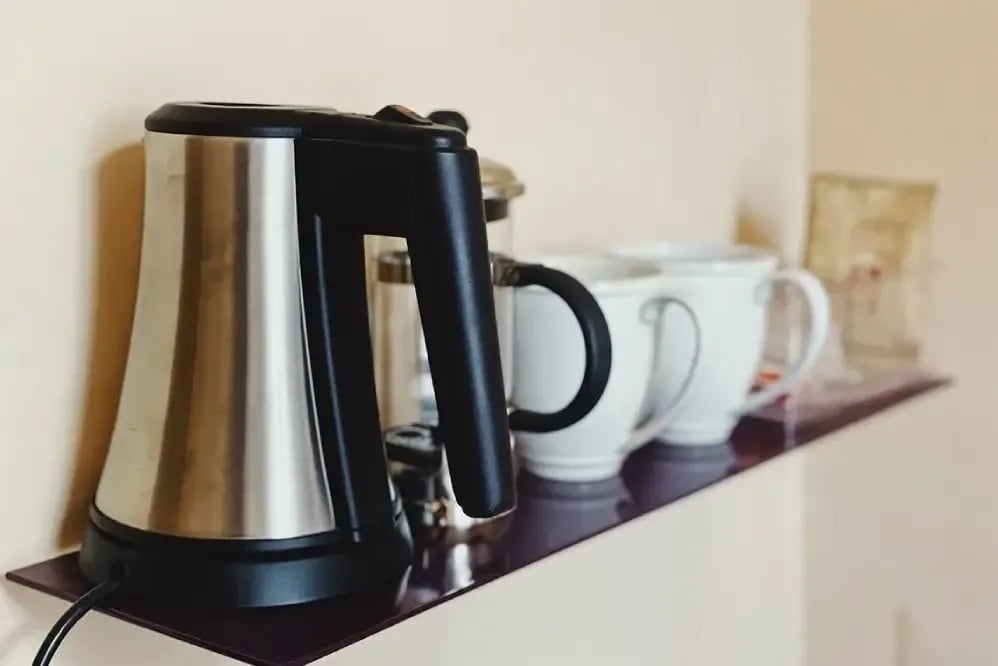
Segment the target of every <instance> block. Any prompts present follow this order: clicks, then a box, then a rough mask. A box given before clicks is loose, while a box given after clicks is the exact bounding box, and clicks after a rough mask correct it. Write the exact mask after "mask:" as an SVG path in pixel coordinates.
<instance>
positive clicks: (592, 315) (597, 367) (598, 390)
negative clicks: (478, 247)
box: [507, 264, 613, 432]
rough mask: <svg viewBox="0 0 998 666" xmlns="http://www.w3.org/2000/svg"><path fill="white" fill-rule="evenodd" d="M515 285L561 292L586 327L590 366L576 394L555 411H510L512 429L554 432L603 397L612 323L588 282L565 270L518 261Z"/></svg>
mask: <svg viewBox="0 0 998 666" xmlns="http://www.w3.org/2000/svg"><path fill="white" fill-rule="evenodd" d="M507 283H508V284H510V285H511V286H514V287H526V286H528V285H537V286H539V287H544V288H545V289H548V290H550V291H551V292H553V293H554V294H555V295H557V296H559V297H560V298H561V299H562V300H563V301H565V304H566V305H568V307H569V309H571V311H572V314H573V315H575V320H576V321H577V322H579V328H580V329H582V343H583V346H584V347H585V351H586V366H585V370H584V371H583V373H582V383H581V384H580V385H579V390H578V391H577V392H576V394H575V397H574V398H572V400H571V401H570V402H569V403H568V404H567V405H565V406H564V407H563V408H562V409H559V410H558V411H556V412H551V413H542V412H533V411H530V410H527V409H516V410H514V411H513V412H512V413H511V414H510V415H509V429H510V430H513V431H518V432H554V431H556V430H562V429H564V428H567V427H568V426H570V425H573V424H575V423H578V422H579V421H581V420H582V419H583V418H584V417H585V416H586V415H587V414H588V413H589V412H591V411H592V410H593V407H595V406H596V404H597V403H598V402H599V400H600V398H602V397H603V391H604V390H606V384H607V382H608V381H609V380H610V365H611V364H612V361H613V358H612V348H611V345H610V327H609V326H608V325H607V323H606V317H605V316H603V310H602V308H600V306H599V303H597V302H596V299H595V298H594V297H593V295H592V294H591V293H590V292H589V290H588V289H586V287H585V285H583V284H582V283H581V282H579V281H578V280H576V279H575V278H574V277H572V276H571V275H569V274H567V273H563V272H562V271H559V270H555V269H554V268H549V267H547V266H541V265H539V264H517V265H516V267H515V268H514V269H513V270H512V271H511V273H510V276H509V277H508V278H507Z"/></svg>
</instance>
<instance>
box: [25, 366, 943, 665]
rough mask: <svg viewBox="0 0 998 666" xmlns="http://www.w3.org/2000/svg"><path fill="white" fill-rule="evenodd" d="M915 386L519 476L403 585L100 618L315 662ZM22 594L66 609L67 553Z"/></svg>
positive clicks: (439, 538) (70, 595)
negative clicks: (505, 509)
mask: <svg viewBox="0 0 998 666" xmlns="http://www.w3.org/2000/svg"><path fill="white" fill-rule="evenodd" d="M948 383H949V382H948V380H946V379H942V378H925V379H921V380H919V381H916V382H913V383H911V384H908V385H905V386H904V387H902V388H899V389H896V390H894V391H891V392H890V393H886V394H883V395H880V396H878V397H876V398H874V399H870V400H867V401H865V402H861V403H856V404H852V405H850V406H848V407H845V408H842V409H839V410H837V411H835V412H833V413H828V414H825V415H824V416H822V417H821V418H818V419H815V420H812V421H809V422H808V423H806V424H803V425H798V426H796V427H790V426H786V425H784V424H780V423H775V422H769V421H763V420H761V419H756V418H747V419H744V420H743V422H742V423H741V424H740V425H739V427H738V429H737V430H736V431H735V433H734V435H733V436H732V439H731V442H730V443H728V444H723V445H719V446H715V447H707V448H695V449H689V448H681V447H674V446H669V445H667V444H661V443H652V444H649V445H647V446H645V447H644V448H642V449H640V450H638V451H636V452H635V453H634V454H632V456H631V457H630V459H629V460H628V461H627V464H626V465H625V466H624V470H623V472H622V474H621V475H620V476H619V477H616V478H614V479H610V480H608V481H602V482H598V483H582V484H569V483H557V482H551V481H544V480H542V479H538V478H536V477H533V476H531V475H529V474H526V473H522V474H521V475H520V477H519V479H518V491H519V506H518V508H517V509H516V511H515V512H513V513H512V514H511V515H509V516H507V517H505V518H503V519H501V520H498V521H493V522H492V523H488V524H486V525H482V526H480V527H479V528H478V529H477V530H476V531H475V532H473V533H470V534H468V535H466V536H465V537H464V538H462V539H458V538H456V535H455V534H447V533H442V534H435V535H432V536H431V535H423V536H422V537H421V538H419V540H418V544H417V550H418V552H417V556H416V558H415V562H414V565H413V569H412V571H411V573H410V576H409V579H408V582H407V584H406V586H405V587H404V588H403V589H402V590H401V591H399V592H398V594H397V595H389V597H388V598H375V597H373V596H372V595H365V596H363V597H356V598H353V599H344V600H338V601H334V602H321V603H313V604H305V605H300V606H287V607H282V608H269V609H253V610H239V611H209V610H197V609H190V608H183V609H180V608H170V607H162V606H152V605H145V604H139V603H136V602H133V601H125V600H123V601H121V602H120V603H117V604H115V605H113V606H112V607H110V608H107V609H102V610H101V612H104V613H107V614H108V615H111V616H114V617H117V618H120V619H122V620H125V621H127V622H132V623H134V624H136V625H139V626H142V627H146V628H148V629H152V630H154V631H158V632H160V633H163V634H166V635H168V636H172V637H174V638H177V639H179V640H182V641H186V642H188V643H191V644H194V645H198V646H200V647H203V648H205V649H208V650H213V651H215V652H218V653H221V654H224V655H226V656H229V657H232V658H234V659H238V660H241V661H244V662H246V663H250V664H258V665H261V666H295V665H300V664H307V663H309V662H312V661H314V660H316V659H319V658H321V657H324V656H326V655H328V654H330V653H332V652H335V651H336V650H339V649H341V648H343V647H345V646H347V645H349V644H351V643H354V642H356V641H358V640H360V639H362V638H364V637H366V636H370V635H371V634H373V633H376V632H378V631H380V630H382V629H384V628H386V627H389V626H391V625H393V624H395V623H397V622H400V621H402V620H404V619H405V618H407V617H411V616H412V615H415V614H417V613H420V612H422V611H424V610H426V609H428V608H431V607H433V606H435V605H437V604H439V603H442V602H444V601H446V600H448V599H452V598H454V597H456V596H458V595H460V594H463V593H465V592H467V591H469V590H472V589H474V588H475V587H478V586H480V585H483V584H485V583H488V582H491V581H494V580H496V579H498V578H501V577H502V576H504V575H506V574H508V573H510V572H512V571H515V570H517V569H519V568H521V567H523V566H526V565H527V564H530V563H531V562H535V561H537V560H539V559H541V558H544V557H547V556H548V555H551V554H553V553H555V552H557V551H559V550H561V549H563V548H566V547H568V546H571V545H572V544H575V543H578V542H580V541H582V540H584V539H587V538H589V537H592V536H594V535H596V534H599V533H601V532H604V531H606V530H608V529H612V528H613V527H615V526H617V525H620V524H622V523H625V522H627V521H629V520H631V519H632V518H635V517H637V516H639V515H641V514H644V513H647V512H649V511H652V510H655V509H658V508H660V507H662V506H665V505H667V504H670V503H672V502H674V501H676V500H678V499H680V498H682V497H685V496H686V495H689V494H691V493H693V492H696V491H698V490H701V489H703V488H706V487H708V486H710V485H713V484H714V483H717V482H718V481H721V480H723V479H726V478H730V477H732V476H735V475H737V474H739V473H740V472H742V471H745V470H747V469H750V468H752V467H754V466H756V465H758V464H760V463H762V462H765V461H767V460H771V459H773V458H775V457H777V456H779V455H780V454H781V453H784V452H786V451H789V450H792V449H794V448H796V447H799V446H802V445H804V444H807V443H809V442H812V441H814V440H815V439H817V438H819V437H822V436H823V435H826V434H829V433H831V432H834V431H836V430H839V429H841V428H844V427H845V426H848V425H850V424H852V423H855V422H856V421H859V420H862V419H864V418H866V417H868V416H871V415H873V414H875V413H877V412H880V411H882V410H884V409H887V408H889V407H892V406H894V405H897V404H899V403H901V402H903V401H905V400H907V399H909V398H912V397H914V396H917V395H920V394H922V393H926V392H928V391H931V390H933V389H935V388H938V387H941V386H944V385H946V384H948ZM7 578H9V579H10V580H12V581H14V582H16V583H20V584H22V585H26V586H27V587H30V588H33V589H36V590H39V591H41V592H45V593H47V594H52V595H54V596H57V597H59V598H62V599H65V600H67V601H74V600H76V599H77V598H78V597H79V596H81V595H82V594H83V593H84V592H86V590H87V589H88V588H89V584H88V583H87V582H86V580H84V579H83V577H82V575H81V574H80V572H79V568H78V567H77V555H76V553H70V554H67V555H63V556H61V557H56V558H53V559H51V560H47V561H45V562H40V563H38V564H34V565H32V566H29V567H25V568H23V569H18V570H16V571H12V572H10V573H8V574H7Z"/></svg>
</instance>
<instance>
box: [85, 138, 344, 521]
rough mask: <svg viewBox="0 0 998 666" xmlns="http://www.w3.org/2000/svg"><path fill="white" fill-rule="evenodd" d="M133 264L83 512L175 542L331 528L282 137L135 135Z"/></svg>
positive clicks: (286, 142)
mask: <svg viewBox="0 0 998 666" xmlns="http://www.w3.org/2000/svg"><path fill="white" fill-rule="evenodd" d="M145 153H146V190H145V219H144V223H143V237H142V259H141V268H140V275H139V287H138V294H137V301H136V310H135V319H134V323H133V330H132V340H131V347H130V350H129V356H128V365H127V370H126V373H125V382H124V387H123V391H122V397H121V402H120V404H119V408H118V418H117V422H116V425H115V430H114V434H113V436H112V439H111V444H110V449H109V452H108V457H107V462H106V463H105V466H104V471H103V474H102V476H101V480H100V485H99V488H98V490H97V495H96V498H95V503H96V506H97V508H98V509H99V510H100V511H102V512H103V513H104V514H106V515H107V516H108V517H110V518H112V519H114V520H117V521H119V522H121V523H124V524H126V525H129V526H132V527H135V528H139V529H144V530H150V531H154V532H160V533H165V534H172V535H178V536H187V537H199V538H253V539H278V538H288V537H295V536H301V535H306V534H313V533H316V532H321V531H326V530H330V529H333V528H334V527H335V518H334V514H333V509H332V505H331V503H330V500H329V489H328V487H327V482H326V476H325V472H324V467H323V460H322V451H321V447H320V445H319V441H318V437H317V434H316V432H315V428H314V427H313V421H312V416H311V413H312V404H311V403H312V397H311V390H310V385H309V382H308V379H307V378H308V366H307V364H308V360H307V359H308V357H307V353H306V348H305V345H306V341H305V338H304V334H303V325H302V307H301V285H300V277H299V262H298V237H297V220H296V216H295V183H294V143H293V140H291V139H249V138H225V137H201V136H187V135H179V134H163V133H156V132H147V134H146V137H145Z"/></svg>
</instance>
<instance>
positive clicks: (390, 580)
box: [80, 507, 412, 608]
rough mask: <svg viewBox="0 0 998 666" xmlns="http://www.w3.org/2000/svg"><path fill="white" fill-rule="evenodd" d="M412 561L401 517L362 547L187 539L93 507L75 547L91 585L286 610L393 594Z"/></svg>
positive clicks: (330, 535)
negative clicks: (111, 581)
mask: <svg viewBox="0 0 998 666" xmlns="http://www.w3.org/2000/svg"><path fill="white" fill-rule="evenodd" d="M411 563H412V539H411V536H410V534H409V526H408V523H407V522H406V520H405V516H404V514H400V515H399V516H398V517H397V518H396V519H395V529H393V530H391V531H390V532H387V533H385V534H384V535H383V536H382V537H381V538H375V539H366V540H364V541H363V542H361V543H355V542H351V541H348V540H346V539H345V538H344V535H343V534H341V533H339V532H326V533H322V534H315V535H309V536H305V537H299V538H294V539H256V540H246V539H189V538H184V537H176V536H170V535H165V534H158V533H153V532H146V531H143V530H137V529H135V528H132V527H128V526H127V525H123V524H121V523H118V522H116V521H114V520H112V519H110V518H108V517H107V516H105V515H104V514H102V513H100V512H99V511H98V510H97V509H96V508H94V507H91V509H90V521H89V522H88V524H87V530H86V533H85V534H84V537H83V546H82V548H81V550H80V568H81V569H82V571H83V575H84V576H86V577H87V579H89V580H90V581H91V582H93V583H95V584H96V583H101V582H103V581H105V580H107V579H108V578H109V577H111V576H122V577H123V581H122V588H121V590H122V593H123V594H125V595H128V596H135V597H141V598H143V599H146V600H149V601H151V602H155V603H164V604H169V605H184V606H195V607H202V608H248V607H262V606H284V605H290V604H300V603H306V602H309V601H318V600H320V599H331V598H336V597H342V596H347V595H351V594H354V593H356V592H360V591H367V590H382V589H383V590H386V591H388V590H391V589H393V588H394V589H397V588H398V586H399V584H400V583H401V582H402V581H403V579H404V578H405V576H406V573H407V572H408V570H409V567H410V565H411Z"/></svg>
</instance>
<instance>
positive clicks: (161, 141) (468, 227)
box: [80, 103, 515, 607]
mask: <svg viewBox="0 0 998 666" xmlns="http://www.w3.org/2000/svg"><path fill="white" fill-rule="evenodd" d="M144 148H145V157H146V189H145V211H144V220H143V229H142V250H141V252H142V255H141V261H140V272H139V285H138V292H137V296H136V307H135V315H134V320H133V327H132V336H131V343H130V348H129V355H128V361H127V366H126V373H125V381H124V385H123V388H122V395H121V399H120V403H119V407H118V414H117V420H116V423H115V428H114V432H113V435H112V439H111V443H110V447H109V450H108V456H107V460H106V462H105V465H104V469H103V471H102V475H101V479H100V482H99V485H98V488H97V492H96V495H95V497H94V501H93V504H92V506H91V511H90V522H89V525H88V529H87V531H86V534H85V537H84V543H83V547H82V550H81V556H80V563H81V568H82V570H83V572H84V574H85V575H86V576H87V577H88V578H90V579H91V580H93V581H94V582H100V581H102V580H105V579H107V578H108V577H110V576H122V577H123V584H122V589H123V590H124V591H125V592H126V593H127V592H131V593H134V594H135V595H138V596H144V597H150V598H154V599H162V600H166V601H170V602H183V603H191V604H195V605H202V606H223V607H224V606H268V605H281V604H289V603H300V602H305V601H311V600H314V599H322V598H329V597H335V596H340V595H344V594H349V593H353V592H356V591H357V590H359V589H362V588H365V587H371V586H375V585H381V584H388V585H392V584H395V583H397V581H398V580H399V579H400V578H401V577H402V576H404V573H405V571H406V570H407V568H408V566H409V564H410V561H411V554H412V547H411V539H410V537H409V531H408V526H407V524H406V519H405V515H404V512H403V511H402V507H401V502H400V499H399V497H398V494H397V491H396V489H395V487H394V485H393V484H392V481H391V479H390V477H389V473H388V467H387V461H386V455H385V450H384V445H383V442H382V439H381V425H380V422H379V417H378V408H377V397H376V393H375V386H374V368H373V359H372V352H371V341H370V333H369V329H368V323H367V304H366V296H365V294H366V284H365V267H364V238H365V236H366V235H369V234H377V235H392V236H397V237H401V238H405V239H406V240H407V244H408V247H409V251H410V253H411V254H413V258H414V270H415V272H416V279H415V282H416V289H417V292H418V296H419V301H420V310H421V312H422V313H423V315H424V316H425V317H427V318H428V319H429V320H431V321H438V322H439V323H440V325H439V326H436V327H431V328H430V330H429V331H428V334H427V342H428V350H429V356H430V366H431V373H432V374H433V377H434V382H435V386H436V388H437V393H438V394H441V395H442V396H443V399H442V400H441V401H440V402H442V404H441V406H440V411H441V427H442V428H446V429H449V431H450V433H451V436H452V437H453V438H454V439H455V442H456V443H455V446H454V447H453V448H452V450H450V451H449V453H450V454H451V457H452V458H456V459H457V460H458V461H459V462H458V467H459V472H458V474H457V476H458V477H459V478H458V481H459V484H460V485H461V487H459V488H458V489H457V494H458V498H459V500H461V499H462V498H463V501H464V502H465V504H466V508H467V509H469V510H470V511H471V512H472V513H477V514H481V515H497V514H501V513H504V512H506V511H508V510H509V509H511V508H512V506H513V505H514V502H515V497H514V492H513V482H512V462H511V460H510V454H509V447H508V441H509V430H508V423H507V421H506V413H505V400H504V388H503V381H502V372H501V367H500V362H499V350H498V339H497V337H496V333H495V306H494V302H493V300H492V293H491V280H490V270H489V258H488V251H487V245H486V236H485V221H484V213H483V210H482V205H481V199H480V187H481V185H480V182H479V181H478V165H477V156H476V155H475V153H474V151H473V150H471V149H470V148H468V147H467V146H466V144H465V139H464V135H463V134H462V133H460V132H458V131H456V130H453V129H451V128H446V127H441V126H438V125H435V124H434V123H432V122H430V121H428V120H426V119H424V118H421V117H420V116H418V115H416V114H414V113H412V112H410V111H408V110H407V109H405V108H404V107H385V109H382V111H380V112H378V113H377V114H374V115H372V116H367V115H360V114H347V113H341V112H338V111H335V110H332V109H316V108H311V107H293V106H288V107H285V106H261V105H242V104H227V103H181V104H168V105H166V106H164V107H161V108H160V109H159V110H157V111H156V112H155V113H153V114H152V115H150V116H149V117H148V118H147V119H146V134H145V140H144ZM455 350H457V351H455Z"/></svg>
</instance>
